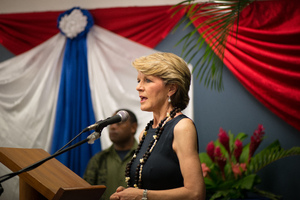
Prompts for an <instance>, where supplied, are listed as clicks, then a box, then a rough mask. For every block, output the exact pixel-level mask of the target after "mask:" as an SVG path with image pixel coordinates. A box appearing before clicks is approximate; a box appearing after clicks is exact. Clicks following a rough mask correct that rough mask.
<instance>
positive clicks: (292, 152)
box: [247, 141, 300, 173]
mask: <svg viewBox="0 0 300 200" xmlns="http://www.w3.org/2000/svg"><path fill="white" fill-rule="evenodd" d="M276 142H278V141H276ZM296 155H300V147H292V148H291V149H288V150H284V149H283V148H281V147H280V145H273V147H272V148H266V149H264V150H263V151H261V152H260V153H258V154H256V155H255V156H254V157H252V158H251V162H250V163H249V165H248V170H247V173H257V172H258V171H259V170H261V169H262V168H264V167H265V166H267V165H269V164H271V163H272V162H275V161H276V160H279V159H282V158H285V157H288V156H296Z"/></svg>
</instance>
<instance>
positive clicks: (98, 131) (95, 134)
mask: <svg viewBox="0 0 300 200" xmlns="http://www.w3.org/2000/svg"><path fill="white" fill-rule="evenodd" d="M101 131H102V129H100V127H97V128H96V129H95V132H93V133H92V134H90V135H89V136H88V137H87V138H86V139H84V140H82V141H80V142H77V143H76V144H73V145H71V146H69V147H68V148H65V149H63V150H60V151H57V152H56V153H54V154H53V155H50V156H48V157H46V158H44V159H42V160H40V161H38V162H36V163H34V164H32V165H29V166H28V167H25V168H23V169H21V170H19V171H17V172H13V173H9V174H6V175H4V176H1V177H0V183H2V182H4V181H6V180H8V179H11V178H12V177H15V176H17V175H19V174H21V173H23V172H27V171H30V170H33V169H35V168H37V167H38V166H40V165H42V164H43V163H45V162H46V161H48V160H50V159H52V158H54V157H56V156H59V155H61V154H63V153H65V152H67V151H69V150H71V149H74V148H75V147H78V146H80V145H82V144H84V143H86V142H88V143H89V144H93V143H94V141H95V140H97V139H98V138H100V136H101Z"/></svg>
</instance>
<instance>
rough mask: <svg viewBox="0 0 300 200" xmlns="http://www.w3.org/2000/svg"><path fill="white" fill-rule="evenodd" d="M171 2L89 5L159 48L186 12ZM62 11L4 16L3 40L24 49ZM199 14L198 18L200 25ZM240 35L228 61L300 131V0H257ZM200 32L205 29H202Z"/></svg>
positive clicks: (108, 22)
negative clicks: (176, 9)
mask: <svg viewBox="0 0 300 200" xmlns="http://www.w3.org/2000/svg"><path fill="white" fill-rule="evenodd" d="M170 8H171V6H157V7H155V6H154V7H138V8H137V7H127V8H109V9H95V10H90V12H91V13H92V15H93V17H94V20H95V24H97V25H99V26H101V27H103V28H106V29H108V30H110V31H112V32H115V33H117V34H119V35H122V36H124V37H126V38H129V39H131V40H133V41H136V42H138V43H140V44H143V45H146V46H148V47H151V48H153V47H155V46H156V45H157V44H158V43H159V42H160V41H161V40H162V39H163V38H164V37H165V36H166V35H167V34H168V33H169V31H170V30H171V29H172V28H173V27H174V26H175V24H176V23H177V22H178V21H179V20H180V19H181V17H182V16H183V15H184V13H183V12H184V11H183V10H182V11H181V12H179V13H178V14H177V15H175V17H171V15H172V12H171V11H170ZM62 12H64V11H61V12H41V13H21V14H1V15H0V43H1V44H2V45H3V46H5V47H6V48H7V49H8V50H10V51H11V52H12V53H14V54H16V55H17V54H20V53H23V52H25V51H27V50H29V49H31V48H33V47H35V46H36V45H38V44H40V43H42V42H44V41H45V40H47V39H49V38H50V37H52V36H53V35H55V34H56V33H58V31H59V30H58V29H57V28H56V23H57V22H56V20H57V17H58V15H59V14H60V13H62ZM200 22H201V19H199V20H197V21H195V22H194V24H195V26H197V25H198V24H199V23H200ZM238 27H239V29H238V30H239V31H238V38H237V40H236V38H235V32H232V33H231V35H230V36H229V38H228V42H227V46H226V50H225V57H224V63H225V65H226V66H227V67H228V69H229V70H231V72H232V73H233V74H234V75H235V76H236V77H237V79H238V80H239V81H240V82H241V84H243V85H244V86H245V88H246V89H247V90H248V91H249V92H251V94H253V95H254V96H255V97H256V98H257V99H258V100H259V101H260V102H262V103H263V104H264V105H265V106H266V107H267V108H269V109H270V110H271V111H272V112H274V113H275V114H277V115H278V116H280V117H281V118H282V119H283V120H285V121H286V122H288V123H289V124H291V125H292V126H294V127H295V128H297V129H298V130H300V39H299V38H300V1H298V0H289V1H257V2H254V3H252V4H250V5H249V6H248V7H246V8H245V9H244V10H243V12H242V13H241V16H240V21H239V26H238ZM199 31H200V32H201V31H202V30H199Z"/></svg>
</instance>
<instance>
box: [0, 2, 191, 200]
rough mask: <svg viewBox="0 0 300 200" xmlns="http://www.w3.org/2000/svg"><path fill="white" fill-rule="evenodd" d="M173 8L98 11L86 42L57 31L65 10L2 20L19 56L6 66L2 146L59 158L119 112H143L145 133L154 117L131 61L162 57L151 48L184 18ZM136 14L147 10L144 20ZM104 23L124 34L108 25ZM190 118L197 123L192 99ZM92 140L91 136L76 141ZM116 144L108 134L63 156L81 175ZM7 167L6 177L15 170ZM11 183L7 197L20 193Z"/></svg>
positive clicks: (2, 67) (0, 67) (0, 85)
mask: <svg viewBox="0 0 300 200" xmlns="http://www.w3.org/2000/svg"><path fill="white" fill-rule="evenodd" d="M169 9H170V6H162V7H149V8H141V9H140V10H139V9H137V8H126V9H119V8H118V9H111V10H107V11H105V10H106V9H103V10H102V9H97V10H92V11H90V13H91V16H93V18H94V20H93V21H94V26H92V27H91V28H90V29H89V30H87V33H86V35H84V36H83V37H81V38H75V39H72V40H71V39H69V38H67V37H66V36H64V35H63V34H62V33H60V32H59V29H58V28H57V21H59V20H58V18H59V16H60V14H61V13H64V11H61V12H46V13H26V14H10V15H7V14H5V15H0V18H1V19H0V21H1V22H0V26H1V28H0V29H1V33H0V35H1V36H0V37H1V42H2V44H3V45H5V46H6V47H7V48H8V49H9V50H10V51H12V52H13V53H15V54H16V55H18V56H16V57H14V58H12V59H9V60H6V61H4V62H2V63H0V105H1V106H0V115H1V116H0V124H1V126H0V132H1V134H0V146H6V147H20V148H43V149H45V150H47V151H49V152H50V153H54V152H56V151H57V150H58V149H60V148H61V147H62V146H63V145H64V144H66V143H67V142H68V141H70V140H71V139H72V138H74V137H75V136H76V135H77V134H78V133H79V132H80V131H81V130H83V129H84V128H85V127H87V126H89V125H90V124H93V123H95V121H98V120H101V119H105V118H107V117H110V116H111V115H112V114H113V112H114V111H115V110H117V109H120V108H128V109H130V110H132V111H134V112H135V113H136V115H137V117H138V122H139V124H138V125H139V127H138V130H137V132H138V133H139V132H141V130H142V129H143V128H144V126H145V124H147V122H148V121H149V120H150V119H151V118H152V116H151V114H150V113H148V112H142V111H141V110H140V108H139V107H140V103H139V98H138V93H137V91H136V90H135V87H136V76H137V72H136V70H135V69H134V68H133V67H132V66H131V62H132V61H133V60H134V59H135V58H138V57H140V56H144V55H149V54H151V53H154V52H156V51H155V50H153V49H152V47H154V46H155V45H156V44H158V43H159V42H160V41H161V40H162V39H163V38H164V37H166V36H167V35H168V33H169V32H170V31H171V30H172V28H173V27H174V25H176V24H177V22H178V21H179V19H181V17H182V16H183V13H178V15H176V16H175V17H174V18H171V14H172V13H171V12H170V11H169ZM111 11H113V13H112V12H111ZM134 11H142V12H143V14H144V15H143V17H138V16H140V12H136V13H135V12H134ZM68 13H69V12H68ZM128 13H130V15H127V14H128ZM123 15H124V16H123ZM109 16H118V17H117V18H116V19H114V18H111V17H109ZM60 17H61V16H60ZM44 19H45V20H44ZM50 19H51V20H50ZM120 19H122V20H120ZM153 19H159V22H157V21H155V20H153ZM153 21H154V22H153ZM96 23H100V24H102V27H100V26H99V25H97V24H96ZM154 24H157V27H156V28H155V30H153V29H152V26H154ZM105 25H107V26H108V28H109V29H112V30H114V31H115V32H118V31H119V32H120V34H115V33H113V32H111V31H110V30H108V29H107V28H103V26H104V27H105ZM145 26H146V27H149V28H145ZM41 27H42V28H41ZM40 30H41V31H40ZM22 34H24V36H25V37H23V35H22ZM122 34H123V35H125V36H126V37H128V38H130V39H131V40H129V39H127V38H125V37H124V36H122ZM24 38H25V39H24ZM192 91H193V88H191V92H190V96H191V100H192V99H193V94H192ZM185 113H186V114H187V115H188V116H190V117H191V118H193V101H191V102H190V105H189V107H188V108H187V109H186V110H185ZM87 136H88V134H87V133H84V134H82V135H81V136H80V137H78V138H77V140H75V141H74V142H73V143H75V142H78V141H79V140H82V139H85V138H86V137H87ZM136 138H138V134H136ZM110 144H111V142H110V140H109V138H108V134H107V129H104V130H103V131H102V136H101V143H100V142H99V140H98V141H96V142H95V143H94V144H93V145H90V144H83V145H81V146H80V147H77V148H75V149H73V150H71V151H69V152H67V153H64V154H62V155H60V156H58V157H57V158H58V159H59V160H60V161H61V162H62V163H64V164H65V165H66V166H68V167H69V168H70V169H72V170H73V171H74V172H76V173H77V174H78V175H80V176H81V175H82V174H83V172H84V170H85V166H86V164H87V162H88V160H89V159H90V158H91V156H93V155H94V154H95V153H96V152H99V151H100V150H101V147H102V148H103V149H104V148H107V147H108V146H110ZM1 167H2V168H3V170H2V169H1V175H3V174H4V173H5V172H7V173H8V172H9V171H8V170H7V169H6V168H5V167H3V166H2V165H1ZM7 183H9V184H8V185H5V195H7V194H9V193H11V194H12V193H17V190H18V187H16V185H17V183H16V180H15V182H14V184H12V182H11V180H9V181H7ZM5 184H6V183H5ZM12 191H14V192H12ZM14 197H15V198H17V197H16V196H14ZM14 197H8V199H14Z"/></svg>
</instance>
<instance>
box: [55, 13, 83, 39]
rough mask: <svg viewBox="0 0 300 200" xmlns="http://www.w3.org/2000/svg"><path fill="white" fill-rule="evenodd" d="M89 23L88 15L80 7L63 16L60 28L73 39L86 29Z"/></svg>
mask: <svg viewBox="0 0 300 200" xmlns="http://www.w3.org/2000/svg"><path fill="white" fill-rule="evenodd" d="M87 23H88V19H87V16H85V15H83V13H82V12H81V10H80V9H74V10H73V11H72V12H71V13H70V14H69V15H68V14H65V15H64V16H63V17H61V19H60V21H59V28H60V30H61V31H62V32H63V33H64V34H65V35H66V36H67V37H68V38H70V39H73V38H75V37H76V36H77V35H78V34H79V33H81V32H82V31H84V30H85V27H86V25H87Z"/></svg>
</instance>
